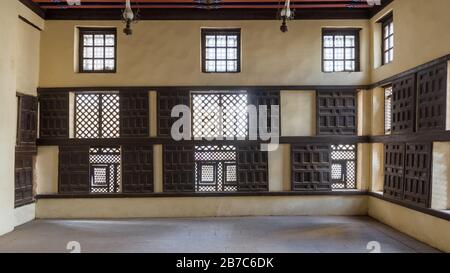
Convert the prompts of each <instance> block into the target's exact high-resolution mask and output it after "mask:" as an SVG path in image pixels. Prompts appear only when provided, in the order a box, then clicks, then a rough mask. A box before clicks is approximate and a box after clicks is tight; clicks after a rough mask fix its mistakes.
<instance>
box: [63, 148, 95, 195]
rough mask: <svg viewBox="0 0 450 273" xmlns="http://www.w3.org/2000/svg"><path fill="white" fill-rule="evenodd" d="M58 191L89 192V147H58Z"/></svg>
mask: <svg viewBox="0 0 450 273" xmlns="http://www.w3.org/2000/svg"><path fill="white" fill-rule="evenodd" d="M58 191H59V193H89V147H88V146H60V147H59V187H58Z"/></svg>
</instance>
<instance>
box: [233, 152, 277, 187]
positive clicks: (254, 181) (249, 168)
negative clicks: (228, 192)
mask: <svg viewBox="0 0 450 273" xmlns="http://www.w3.org/2000/svg"><path fill="white" fill-rule="evenodd" d="M237 149H238V153H237V175H238V191H253V192H254V191H268V190H269V178H268V166H269V164H268V154H267V152H266V151H261V149H260V146H259V145H253V146H242V145H239V146H237Z"/></svg>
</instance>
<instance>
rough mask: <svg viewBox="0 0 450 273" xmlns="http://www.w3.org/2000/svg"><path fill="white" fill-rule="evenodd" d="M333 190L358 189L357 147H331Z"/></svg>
mask: <svg viewBox="0 0 450 273" xmlns="http://www.w3.org/2000/svg"><path fill="white" fill-rule="evenodd" d="M331 180H332V182H333V184H332V188H333V189H356V145H331Z"/></svg>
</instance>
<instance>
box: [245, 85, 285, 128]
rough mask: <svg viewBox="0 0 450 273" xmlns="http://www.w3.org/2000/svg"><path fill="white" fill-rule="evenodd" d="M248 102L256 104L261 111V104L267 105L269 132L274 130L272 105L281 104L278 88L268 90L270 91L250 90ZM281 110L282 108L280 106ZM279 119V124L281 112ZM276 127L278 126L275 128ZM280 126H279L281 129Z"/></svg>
mask: <svg viewBox="0 0 450 273" xmlns="http://www.w3.org/2000/svg"><path fill="white" fill-rule="evenodd" d="M248 104H251V105H255V106H256V107H257V110H258V111H259V106H260V105H267V127H268V129H269V132H271V131H272V124H271V121H272V118H271V109H272V107H271V106H272V105H278V106H280V91H278V90H268V91H249V92H248ZM280 111H281V108H280ZM276 118H277V119H278V124H279V123H280V114H278V116H277V117H276ZM258 124H259V119H258ZM274 129H276V128H274ZM279 129H280V128H278V131H279Z"/></svg>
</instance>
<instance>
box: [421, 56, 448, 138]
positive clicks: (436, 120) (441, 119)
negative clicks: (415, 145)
mask: <svg viewBox="0 0 450 273" xmlns="http://www.w3.org/2000/svg"><path fill="white" fill-rule="evenodd" d="M417 87H418V94H417V107H418V109H417V131H419V132H420V131H429V130H445V123H446V115H447V107H446V106H447V103H446V102H447V63H443V64H440V65H436V66H433V67H431V68H429V69H427V70H424V71H421V72H419V73H418V74H417Z"/></svg>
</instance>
